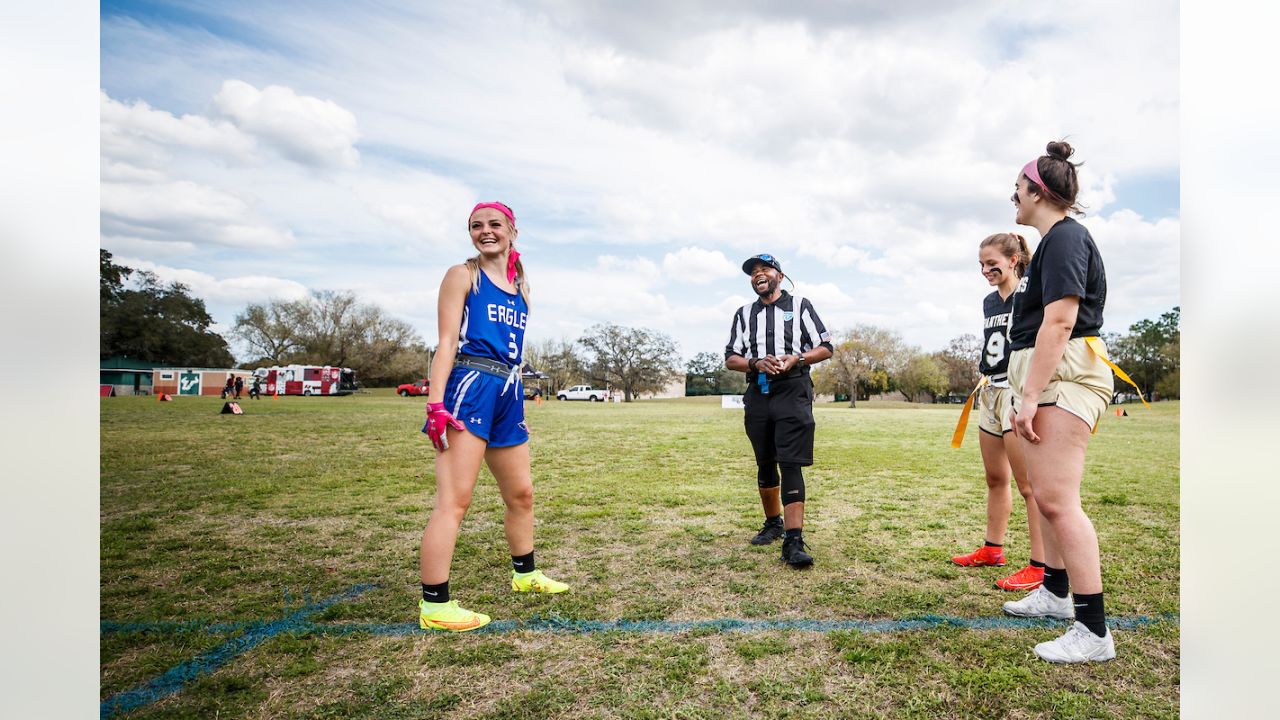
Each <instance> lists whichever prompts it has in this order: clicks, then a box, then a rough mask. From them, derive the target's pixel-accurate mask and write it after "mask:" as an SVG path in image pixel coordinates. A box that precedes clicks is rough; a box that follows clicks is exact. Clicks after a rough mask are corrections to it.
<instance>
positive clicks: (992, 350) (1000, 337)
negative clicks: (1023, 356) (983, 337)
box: [970, 332, 1004, 367]
mask: <svg viewBox="0 0 1280 720" xmlns="http://www.w3.org/2000/svg"><path fill="white" fill-rule="evenodd" d="M970 357H972V355H971V356H970ZM1002 360H1004V333H1002V332H993V333H991V338H990V339H989V340H987V365H988V366H990V367H995V366H997V365H999V364H1000V361H1002Z"/></svg>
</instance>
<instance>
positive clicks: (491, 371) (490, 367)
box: [453, 353, 520, 395]
mask: <svg viewBox="0 0 1280 720" xmlns="http://www.w3.org/2000/svg"><path fill="white" fill-rule="evenodd" d="M453 364H454V365H456V366H458V367H465V368H471V369H472V370H479V371H480V372H482V373H484V374H486V375H492V376H494V377H496V378H498V379H499V380H505V381H506V382H504V383H503V384H502V394H503V395H506V394H507V388H508V387H510V385H511V382H512V381H513V380H515V379H516V378H517V377H519V376H520V366H519V365H507V364H506V363H502V362H498V361H497V360H490V359H489V358H483V357H480V356H478V355H467V354H466V353H459V354H458V356H457V357H456V358H454V361H453Z"/></svg>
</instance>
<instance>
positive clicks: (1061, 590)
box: [1044, 565, 1069, 598]
mask: <svg viewBox="0 0 1280 720" xmlns="http://www.w3.org/2000/svg"><path fill="white" fill-rule="evenodd" d="M1068 587H1069V586H1068V584H1067V569H1066V568H1056V567H1049V566H1048V565H1046V566H1045V568H1044V589H1045V590H1048V591H1049V592H1051V593H1053V594H1054V595H1055V596H1056V597H1060V598H1064V597H1066V596H1067V588H1068Z"/></svg>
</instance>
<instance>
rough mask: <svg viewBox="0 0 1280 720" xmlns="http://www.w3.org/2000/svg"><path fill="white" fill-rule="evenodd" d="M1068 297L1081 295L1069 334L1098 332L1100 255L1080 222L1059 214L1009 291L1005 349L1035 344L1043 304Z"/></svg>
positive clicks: (1103, 281)
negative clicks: (1010, 300)
mask: <svg viewBox="0 0 1280 720" xmlns="http://www.w3.org/2000/svg"><path fill="white" fill-rule="evenodd" d="M1068 295H1074V296H1076V297H1078V298H1080V311H1079V313H1078V314H1077V316H1076V325H1075V327H1074V328H1072V329H1071V337H1072V338H1078V337H1085V336H1087V335H1097V334H1098V333H1099V332H1101V331H1102V308H1103V306H1104V305H1106V303H1107V274H1106V270H1105V269H1104V268H1103V267H1102V255H1100V254H1099V253H1098V246H1097V245H1095V244H1094V242H1093V236H1092V235H1090V234H1089V231H1088V230H1087V229H1086V228H1085V226H1083V225H1081V224H1080V223H1078V222H1076V221H1075V220H1074V219H1072V218H1063V219H1062V220H1059V221H1058V222H1057V223H1056V224H1055V225H1054V226H1053V227H1051V228H1049V232H1048V233H1046V234H1045V236H1044V239H1042V240H1041V241H1040V247H1038V248H1036V251H1035V254H1034V255H1032V256H1031V266H1030V267H1028V268H1027V274H1026V275H1025V276H1023V278H1022V281H1021V282H1019V283H1018V289H1017V291H1015V292H1014V293H1013V319H1012V320H1011V321H1010V324H1009V350H1010V351H1013V350H1021V349H1022V348H1029V347H1035V345H1036V333H1037V332H1039V330H1040V324H1041V323H1043V322H1044V306H1045V305H1048V304H1049V303H1051V302H1054V301H1056V300H1061V299H1062V298H1064V297H1067V296H1068Z"/></svg>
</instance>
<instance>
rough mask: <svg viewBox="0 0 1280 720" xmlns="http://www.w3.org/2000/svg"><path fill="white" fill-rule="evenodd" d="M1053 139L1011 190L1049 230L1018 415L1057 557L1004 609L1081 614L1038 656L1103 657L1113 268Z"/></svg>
mask: <svg viewBox="0 0 1280 720" xmlns="http://www.w3.org/2000/svg"><path fill="white" fill-rule="evenodd" d="M1046 150H1047V154H1045V155H1041V156H1040V157H1039V158H1037V159H1035V160H1032V161H1031V162H1029V163H1027V164H1026V166H1024V167H1023V168H1022V172H1020V173H1018V177H1017V179H1016V188H1015V190H1014V194H1013V197H1012V198H1011V199H1012V201H1013V204H1014V207H1015V208H1017V213H1016V220H1017V222H1018V224H1019V225H1029V226H1031V227H1034V228H1036V229H1037V230H1039V231H1040V236H1041V240H1040V245H1039V246H1038V247H1037V248H1036V253H1035V256H1034V257H1032V259H1031V264H1030V266H1029V267H1028V268H1027V274H1026V275H1025V276H1024V277H1023V278H1022V280H1021V281H1020V282H1019V283H1018V289H1017V291H1016V292H1015V293H1014V298H1013V317H1012V319H1011V321H1010V325H1009V349H1010V351H1011V352H1010V356H1009V384H1010V387H1011V389H1012V390H1013V394H1012V398H1011V399H1012V404H1013V410H1012V425H1013V427H1014V430H1015V431H1016V432H1017V434H1018V437H1020V438H1021V439H1022V449H1023V456H1024V458H1025V460H1026V465H1027V477H1028V479H1029V480H1030V482H1031V488H1032V492H1033V493H1034V495H1035V500H1036V504H1037V506H1038V507H1039V510H1040V515H1041V517H1042V518H1043V520H1044V522H1043V524H1042V527H1041V531H1042V534H1043V539H1044V547H1045V562H1046V564H1047V567H1046V568H1045V574H1044V583H1043V584H1042V585H1041V586H1040V587H1038V588H1036V589H1035V590H1032V591H1031V592H1030V593H1029V594H1028V595H1027V596H1026V597H1025V598H1023V599H1021V600H1018V601H1011V602H1006V603H1005V604H1004V610H1005V612H1006V613H1008V614H1010V615H1017V616H1022V617H1052V618H1059V619H1064V620H1066V619H1072V618H1074V619H1075V620H1076V622H1075V623H1073V624H1072V626H1071V627H1070V628H1069V629H1068V630H1067V632H1066V633H1064V634H1063V635H1062V636H1061V637H1058V638H1056V639H1055V640H1052V641H1049V642H1043V643H1040V644H1039V645H1036V647H1035V652H1036V655H1038V656H1039V657H1041V658H1042V659H1044V660H1048V661H1049V662H1097V661H1102V660H1110V659H1112V658H1114V657H1115V655H1116V651H1115V643H1114V641H1113V640H1112V637H1111V633H1110V631H1108V630H1107V625H1106V613H1105V611H1104V607H1103V601H1102V568H1101V563H1100V560H1099V552H1098V536H1097V534H1096V533H1095V532H1094V529H1093V523H1092V522H1091V521H1090V520H1089V516H1088V515H1086V514H1085V512H1084V508H1083V507H1082V506H1081V504H1080V481H1081V478H1082V477H1083V475H1084V456H1085V450H1086V449H1087V448H1088V445H1089V434H1090V431H1091V430H1092V429H1093V428H1094V427H1096V426H1097V424H1098V420H1100V419H1101V417H1102V413H1103V412H1104V411H1105V410H1106V408H1107V403H1108V402H1109V401H1110V399H1111V392H1112V377H1111V370H1110V368H1109V367H1108V366H1107V364H1106V363H1105V362H1104V361H1103V359H1102V358H1101V357H1099V355H1098V353H1099V352H1105V348H1103V346H1102V345H1101V344H1100V342H1101V341H1100V339H1099V338H1098V335H1099V333H1100V332H1101V330H1102V310H1103V306H1104V305H1105V304H1106V298H1107V277H1106V272H1105V270H1104V268H1103V265H1102V256H1101V255H1100V254H1099V253H1098V246H1097V245H1096V244H1094V242H1093V237H1092V236H1091V235H1090V234H1089V231H1088V230H1087V229H1086V228H1085V227H1084V226H1083V225H1081V224H1080V223H1078V222H1076V221H1075V220H1074V219H1072V218H1070V217H1067V214H1068V213H1075V214H1079V213H1080V208H1079V206H1078V205H1077V204H1076V195H1077V193H1078V191H1079V182H1078V180H1077V178H1076V165H1075V164H1074V163H1072V162H1071V161H1070V160H1069V158H1070V157H1071V154H1072V152H1073V151H1072V149H1071V146H1070V145H1068V144H1067V143H1065V142H1051V143H1049V144H1048V146H1047V148H1046ZM1091 345H1094V346H1096V348H1097V349H1096V350H1095V349H1094V347H1091ZM1068 578H1069V579H1068ZM1073 594H1074V598H1073V597H1072V595H1073Z"/></svg>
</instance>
